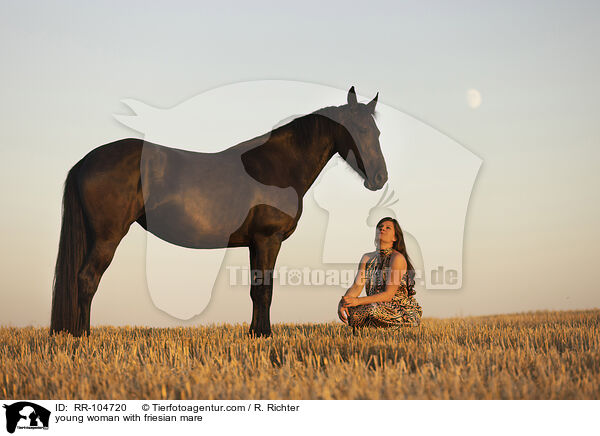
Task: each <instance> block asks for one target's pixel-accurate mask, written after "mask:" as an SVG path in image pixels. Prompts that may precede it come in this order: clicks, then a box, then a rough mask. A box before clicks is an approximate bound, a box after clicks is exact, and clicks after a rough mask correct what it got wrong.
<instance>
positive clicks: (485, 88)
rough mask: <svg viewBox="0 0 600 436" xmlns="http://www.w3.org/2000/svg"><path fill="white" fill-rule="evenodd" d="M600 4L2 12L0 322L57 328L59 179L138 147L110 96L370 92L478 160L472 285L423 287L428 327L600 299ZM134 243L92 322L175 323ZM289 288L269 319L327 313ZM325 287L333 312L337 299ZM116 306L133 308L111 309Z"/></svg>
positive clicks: (123, 250)
mask: <svg viewBox="0 0 600 436" xmlns="http://www.w3.org/2000/svg"><path fill="white" fill-rule="evenodd" d="M599 9H600V5H599V4H598V3H597V2H583V1H579V2H566V1H564V2H546V1H543V2H542V1H537V2H495V3H494V4H492V3H491V2H476V1H472V2H451V3H449V2H442V1H439V2H427V3H423V2H404V3H400V4H398V3H397V2H368V3H367V2H360V3H359V4H356V5H352V4H348V3H347V2H335V3H330V2H328V3H327V4H325V2H301V3H299V2H297V3H295V4H293V5H286V6H284V5H281V4H280V3H278V2H277V3H276V2H272V3H265V2H252V3H251V4H233V3H231V4H219V5H216V4H215V5H212V6H210V7H205V6H202V7H200V6H198V5H197V4H196V3H195V2H179V3H177V2H169V3H168V4H167V3H166V2H163V3H162V4H161V3H154V2H153V3H151V4H150V3H148V2H127V3H126V4H125V5H124V4H123V3H122V2H99V3H96V4H91V3H82V2H74V1H73V2H43V3H42V2H39V3H38V2H25V1H19V2H2V4H1V5H0V24H1V25H0V60H1V69H0V77H1V78H2V80H1V81H0V96H1V98H2V105H0V123H1V125H0V126H1V128H0V147H1V150H2V160H1V163H0V184H1V186H2V202H3V208H2V209H3V210H2V214H1V215H0V225H1V228H2V249H1V250H2V251H1V256H0V259H1V262H0V324H3V325H27V324H34V325H45V324H47V323H48V322H49V307H50V306H49V305H50V295H51V280H52V271H53V265H54V261H55V256H56V249H57V242H58V233H59V226H60V222H59V220H60V198H61V195H62V192H61V189H62V183H63V181H64V178H65V176H66V173H67V171H68V169H69V168H70V167H71V166H72V165H73V164H74V163H75V162H77V161H78V160H79V159H80V158H81V157H82V156H83V155H85V154H86V153H87V152H88V151H89V150H91V149H92V148H94V147H96V146H98V145H100V144H103V143H106V142H109V141H112V140H115V139H119V138H122V137H127V136H139V134H137V133H136V132H134V131H132V130H130V129H127V128H126V127H124V126H123V125H121V124H119V123H118V122H117V121H115V119H114V118H113V116H112V114H114V113H123V112H126V109H124V107H123V105H122V104H121V103H120V100H122V99H124V98H135V99H138V100H141V101H144V102H146V103H149V104H152V105H155V106H158V107H171V106H174V105H176V104H178V103H180V102H182V101H184V100H187V99H189V98H190V97H193V96H194V95H196V94H198V93H200V92H202V91H205V90H209V89H212V88H215V87H218V86H221V85H224V84H227V83H234V82H239V81H247V80H257V79H288V80H299V81H305V82H314V83H319V84H324V85H328V86H332V87H336V88H339V89H347V88H348V87H349V86H350V85H355V86H356V88H357V90H359V92H360V93H361V94H363V95H374V94H375V92H377V91H379V93H380V101H381V102H385V104H387V105H389V106H391V107H394V108H396V109H399V110H401V111H404V112H406V113H408V114H411V115H413V116H415V117H416V118H418V119H420V120H422V121H424V122H426V123H427V124H429V125H430V126H432V127H434V128H436V129H438V130H439V131H441V132H443V133H445V134H447V135H448V136H450V137H452V138H454V139H455V140H457V141H458V142H459V143H461V144H463V145H464V146H465V147H466V148H467V149H469V150H471V151H472V152H473V153H475V154H476V155H477V156H479V157H480V158H481V159H482V160H483V166H482V168H481V170H480V172H479V175H478V178H477V181H476V183H475V187H474V189H473V193H472V196H471V203H470V208H469V212H468V214H467V222H466V226H465V236H464V238H465V248H464V278H463V284H464V286H463V289H461V290H459V291H453V292H448V293H445V294H444V293H442V294H440V293H437V294H433V293H430V294H428V293H427V292H428V291H423V292H422V293H421V294H418V296H417V297H418V298H419V299H420V301H422V302H423V305H424V308H425V316H428V315H429V316H453V315H459V314H462V315H468V314H485V313H506V312H516V311H521V310H535V309H561V308H564V309H574V308H591V307H600V295H599V293H598V292H597V288H598V286H597V281H596V269H597V267H596V263H597V259H598V256H597V254H596V250H595V249H596V247H597V246H598V245H599V243H600V231H599V230H598V227H597V225H598V223H599V222H600V207H599V206H598V202H597V198H598V188H597V187H598V186H600V176H599V175H598V174H599V173H598V163H599V162H600V159H599V158H600V152H599V151H598V150H599V146H600V124H599V123H598V119H599V118H600V117H599V116H600V83H599V80H598V77H600V60H599V58H598V55H597V53H598V52H600V50H599V49H600V47H599V46H600V28H599V27H598V25H597V23H598V21H599V18H600V10H599ZM469 88H475V89H478V90H479V91H480V92H481V94H482V96H483V102H482V104H481V106H480V107H479V108H477V109H472V108H470V107H469V106H468V105H467V104H466V101H465V93H466V91H467V89H469ZM341 103H342V102H332V104H341ZM315 109H316V108H315ZM275 121H277V120H275ZM144 248H145V236H144V233H143V232H142V231H141V230H139V229H137V228H136V229H133V230H132V231H131V232H130V234H129V235H128V237H127V238H126V239H125V240H124V241H123V242H122V244H121V246H120V247H119V250H118V251H117V255H116V257H115V260H114V261H113V265H111V267H110V269H109V271H108V272H107V273H106V275H105V277H104V278H103V281H102V283H101V285H100V289H99V293H98V295H97V297H96V299H95V300H94V306H93V310H92V323H93V324H106V323H112V324H128V323H131V324H136V323H137V324H153V325H175V324H177V321H176V320H173V319H171V318H169V317H168V316H167V315H165V314H163V313H161V312H159V311H158V310H157V309H155V308H154V307H153V306H152V304H151V302H150V300H149V297H148V293H147V291H146V290H145V278H144V266H143V265H144ZM361 249H362V248H361V247H357V257H359V256H360V250H361ZM294 292H301V291H294ZM336 292H337V291H336ZM275 295H277V290H275ZM286 295H288V294H287V291H286V292H282V293H281V296H282V298H281V299H279V300H277V303H275V302H274V308H273V310H272V319H273V320H276V321H285V320H287V319H289V320H294V321H296V320H306V321H310V320H315V321H316V320H324V319H327V317H328V316H329V315H325V313H326V312H315V313H314V314H311V313H305V314H304V315H303V316H300V315H297V316H296V315H294V316H292V315H290V314H291V310H292V306H293V305H294V303H289V304H290V307H288V306H286V301H290V302H291V301H292V300H291V299H290V300H286V298H287V297H286ZM307 295H309V294H308V293H307ZM311 295H312V294H311ZM322 295H323V298H324V301H326V304H325V303H324V304H325V305H328V304H330V301H334V302H335V301H337V299H338V298H339V296H337V294H336V295H332V294H331V293H329V294H327V293H326V292H325V293H323V294H322ZM121 298H125V300H126V301H127V302H128V308H127V310H123V311H121V310H118V309H116V308H115V301H116V299H121ZM240 298H241V299H242V300H243V302H242V303H241V306H242V308H241V309H239V312H235V316H229V314H228V313H227V311H226V309H225V308H224V311H223V312H222V321H226V320H228V319H233V320H234V321H236V322H237V321H243V320H245V321H249V320H250V316H251V303H250V298H249V296H248V295H247V294H241V295H240ZM132 304H135V305H139V306H138V310H136V311H133V312H134V313H132V310H131V305H132ZM275 304H278V305H279V306H277V307H275ZM327 313H329V312H327ZM292 318H293V319H292ZM329 318H330V319H334V318H335V313H334V311H331V315H330V316H329ZM211 319H217V316H216V315H215V317H213V318H211ZM194 322H202V319H196V320H195V321H194Z"/></svg>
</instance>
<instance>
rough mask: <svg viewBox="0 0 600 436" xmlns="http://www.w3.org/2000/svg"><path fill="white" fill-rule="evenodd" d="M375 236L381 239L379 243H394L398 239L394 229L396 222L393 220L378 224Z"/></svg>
mask: <svg viewBox="0 0 600 436" xmlns="http://www.w3.org/2000/svg"><path fill="white" fill-rule="evenodd" d="M375 238H376V239H378V240H379V243H380V244H381V243H382V242H383V243H393V242H394V241H395V240H396V231H395V230H394V223H393V222H391V221H384V222H382V223H381V224H379V225H378V226H377V233H376V234H375Z"/></svg>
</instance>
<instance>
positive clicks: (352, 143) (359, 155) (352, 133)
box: [336, 86, 388, 191]
mask: <svg viewBox="0 0 600 436" xmlns="http://www.w3.org/2000/svg"><path fill="white" fill-rule="evenodd" d="M378 95H379V93H378V94H377V95H376V96H375V98H374V99H373V100H371V101H370V102H369V103H368V104H364V103H358V101H357V100H356V93H355V92H354V86H353V87H352V88H350V90H349V91H348V104H347V105H344V106H340V107H339V109H340V111H339V113H338V120H337V121H338V122H339V123H340V124H341V125H342V126H343V127H345V129H346V131H347V132H348V133H349V135H344V138H343V139H341V140H339V141H338V142H337V143H336V147H337V152H338V153H339V154H340V156H341V157H342V158H344V160H346V162H348V164H349V165H350V166H351V167H352V168H353V169H354V170H355V171H356V172H357V173H358V174H360V176H361V177H362V178H363V179H364V180H365V183H364V184H365V187H366V188H367V189H370V190H371V191H377V190H378V189H381V188H382V187H383V185H385V183H386V182H387V179H388V174H387V168H386V166H385V159H384V158H383V154H382V153H381V147H380V145H379V129H378V128H377V125H376V124H375V119H374V118H373V115H374V114H375V105H376V104H377V97H378Z"/></svg>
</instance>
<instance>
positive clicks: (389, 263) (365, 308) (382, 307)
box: [338, 217, 423, 328]
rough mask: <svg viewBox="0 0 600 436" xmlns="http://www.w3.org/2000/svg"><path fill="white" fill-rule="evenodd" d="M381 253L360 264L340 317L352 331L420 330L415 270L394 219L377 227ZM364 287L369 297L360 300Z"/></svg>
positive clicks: (341, 302) (419, 310)
mask: <svg viewBox="0 0 600 436" xmlns="http://www.w3.org/2000/svg"><path fill="white" fill-rule="evenodd" d="M375 244H376V245H377V250H376V251H374V252H371V253H366V254H364V255H363V257H362V258H361V260H360V265H359V268H358V273H357V275H356V279H355V280H354V284H353V285H352V287H350V289H348V290H347V291H346V294H345V295H344V296H343V297H342V299H341V300H340V303H339V305H338V316H339V317H340V319H341V320H342V322H344V323H347V324H348V325H350V326H352V327H355V328H356V327H366V326H372V327H401V326H413V327H416V326H418V325H420V323H421V315H422V314H423V310H422V309H421V306H420V305H419V303H418V302H417V300H416V299H415V297H414V294H415V290H414V285H415V281H414V268H413V266H412V263H411V261H410V258H409V257H408V254H407V253H406V245H405V244H404V235H403V233H402V229H401V228H400V225H399V224H398V221H396V220H395V219H394V218H391V217H385V218H382V219H381V220H380V221H379V223H377V231H376V233H375ZM363 286H364V287H365V288H366V291H367V296H366V297H359V295H360V293H361V292H362V288H363Z"/></svg>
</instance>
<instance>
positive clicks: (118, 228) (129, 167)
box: [50, 87, 387, 336]
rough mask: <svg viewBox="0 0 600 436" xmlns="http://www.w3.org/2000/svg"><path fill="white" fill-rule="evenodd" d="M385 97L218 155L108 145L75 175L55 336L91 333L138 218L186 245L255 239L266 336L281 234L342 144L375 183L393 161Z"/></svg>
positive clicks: (328, 112) (259, 313)
mask: <svg viewBox="0 0 600 436" xmlns="http://www.w3.org/2000/svg"><path fill="white" fill-rule="evenodd" d="M376 104H377V95H376V96H375V98H374V99H373V100H372V101H371V102H369V103H368V104H362V103H358V102H357V100H356V93H355V91H354V87H352V88H350V90H349V92H348V104H346V105H343V106H330V107H326V108H322V109H319V110H317V111H315V112H313V113H311V114H308V115H305V116H302V117H299V118H296V119H294V120H292V121H291V122H289V123H287V124H285V125H283V126H281V127H277V128H275V129H274V130H272V131H271V132H269V133H267V134H265V135H261V136H259V137H257V138H254V139H250V140H249V141H245V142H242V143H240V144H238V145H235V146H233V147H231V148H228V149H226V150H223V151H221V152H218V153H195V152H190V151H184V150H178V149H173V148H168V147H163V146H160V145H156V144H151V143H148V142H145V141H143V140H142V139H122V140H119V141H116V142H112V143H109V144H105V145H102V146H100V147H98V148H96V149H94V150H92V151H91V152H90V153H88V154H87V155H86V156H85V157H84V158H83V159H81V160H80V161H79V162H77V163H76V164H75V165H74V166H73V168H71V170H70V171H69V173H68V176H67V179H66V182H65V188H64V197H63V216H62V227H61V232H60V242H59V248H58V258H57V261H56V270H55V275H54V289H53V298H52V319H51V323H50V330H51V332H52V333H54V332H58V331H61V330H65V331H67V332H69V333H71V334H73V335H75V336H80V335H82V334H84V333H89V330H90V309H91V304H92V298H93V297H94V294H95V293H96V290H97V288H98V284H99V282H100V278H101V277H102V274H103V273H104V271H105V270H106V268H108V266H109V264H110V262H111V260H112V258H113V255H114V253H115V250H116V248H117V245H119V242H120V241H121V239H122V238H123V237H124V236H125V235H126V234H127V232H128V230H129V227H130V226H131V224H133V223H134V222H137V223H138V224H140V225H141V226H142V227H143V228H144V229H146V230H147V231H149V232H151V233H153V234H154V235H156V236H157V237H159V238H161V239H163V240H165V241H167V242H171V243H173V244H176V245H179V246H183V247H188V248H224V247H249V250H250V269H251V272H252V276H251V279H252V284H251V287H250V296H251V298H252V303H253V310H252V323H251V325H250V334H251V335H257V336H269V335H270V334H271V323H270V318H269V312H270V306H271V296H272V292H273V284H272V281H271V280H269V278H270V277H272V272H273V268H274V266H275V260H276V258H277V254H278V253H279V248H280V247H281V243H282V241H284V240H285V239H286V238H288V237H289V236H290V235H291V234H292V233H293V232H294V230H295V228H296V225H297V223H298V220H299V219H300V215H301V214H302V199H303V197H304V194H305V193H306V191H308V189H309V188H310V186H311V185H312V183H313V182H314V181H315V179H316V178H317V176H318V175H319V173H320V172H321V170H322V169H323V167H324V166H325V164H326V163H327V162H328V161H329V159H331V157H332V156H333V155H334V154H335V153H339V154H340V156H342V158H344V159H345V160H346V162H348V164H349V165H350V166H351V167H352V168H353V169H354V170H355V171H356V172H357V173H359V174H360V175H361V177H362V178H363V179H364V180H365V182H364V186H365V187H366V188H367V189H370V190H378V189H381V188H382V187H383V185H384V184H385V183H386V182H387V169H386V165H385V161H384V158H383V155H382V153H381V148H380V145H379V130H378V129H377V126H376V125H375V121H374V118H373V115H374V113H375V105H376Z"/></svg>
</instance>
